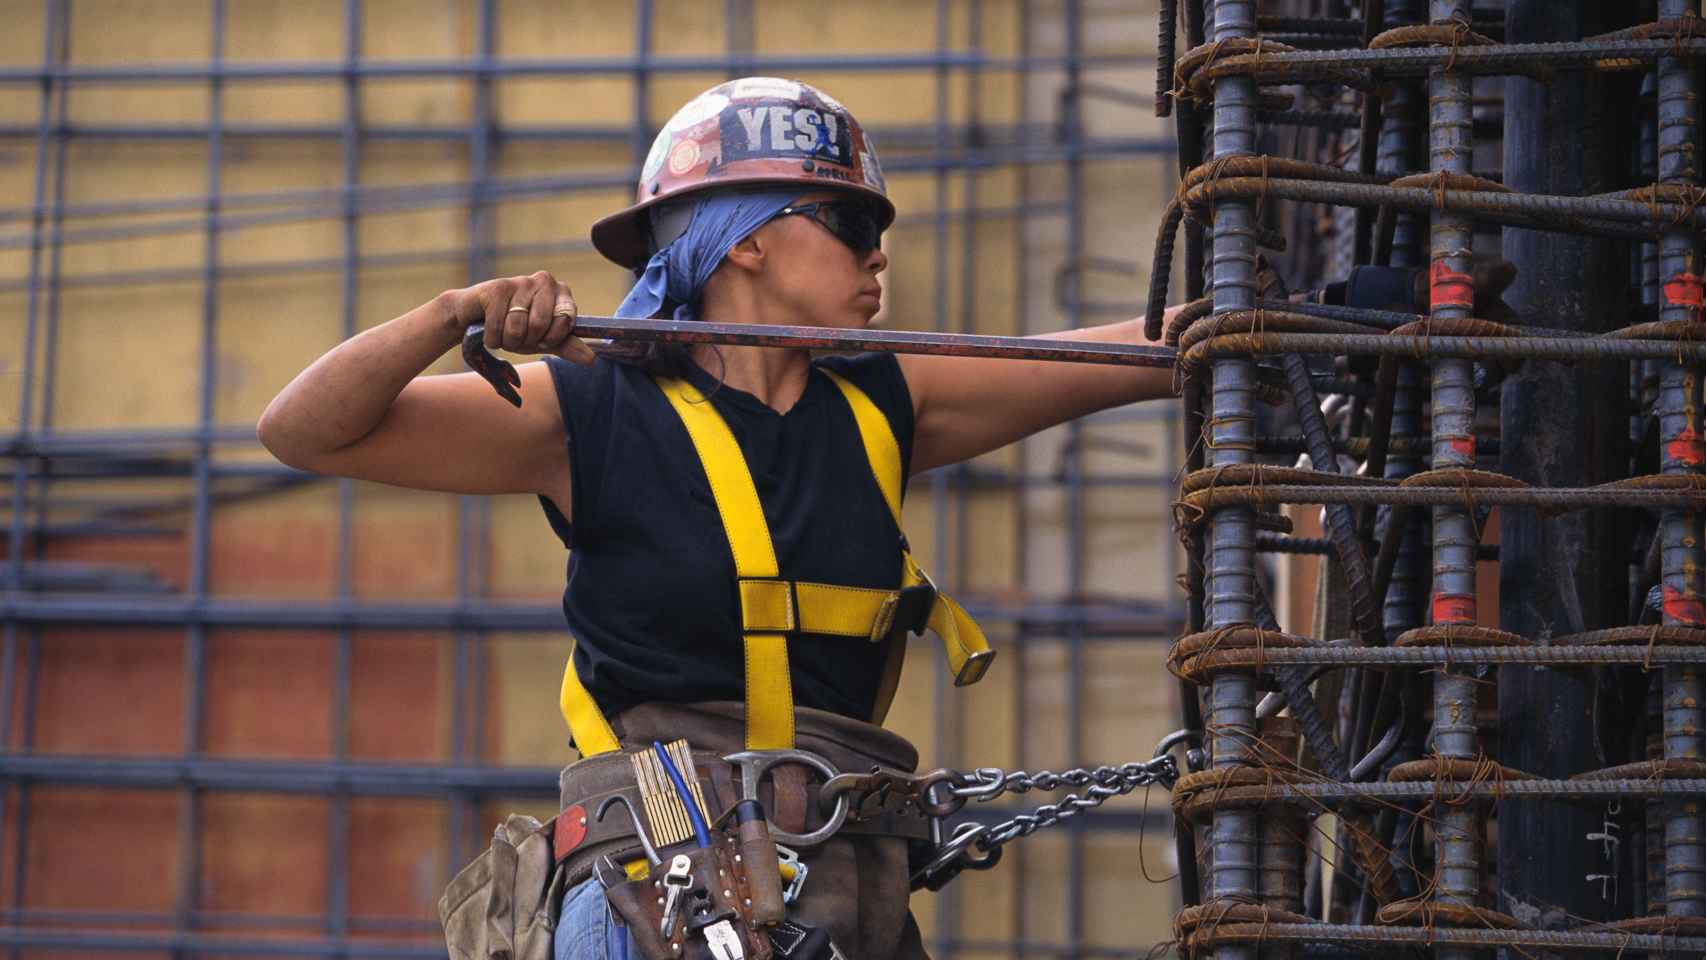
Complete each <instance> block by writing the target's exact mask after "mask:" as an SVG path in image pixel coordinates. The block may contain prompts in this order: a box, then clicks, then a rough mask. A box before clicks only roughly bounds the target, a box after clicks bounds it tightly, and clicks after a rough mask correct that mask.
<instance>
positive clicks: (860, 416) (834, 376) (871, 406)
mask: <svg viewBox="0 0 1706 960" xmlns="http://www.w3.org/2000/svg"><path fill="white" fill-rule="evenodd" d="M818 369H819V370H822V371H823V372H824V373H826V374H828V375H829V379H830V382H832V383H834V384H835V385H836V386H837V387H839V388H840V389H841V395H842V396H844V397H846V398H847V405H848V406H850V407H852V408H853V420H854V422H855V423H857V424H858V425H859V439H860V441H862V442H863V443H864V445H865V459H866V460H868V461H869V462H870V464H871V475H872V476H873V477H875V478H876V480H877V488H878V489H879V490H881V491H882V492H883V502H885V503H887V504H888V505H889V513H890V514H891V515H892V516H893V517H894V523H895V526H897V527H898V526H900V489H901V480H902V478H901V475H900V442H899V441H898V440H896V439H895V436H894V428H892V427H890V426H889V418H888V417H887V416H885V415H884V414H883V411H882V410H881V409H879V408H878V407H877V405H876V403H874V402H873V401H872V400H871V398H870V396H868V395H867V394H866V393H865V391H863V390H861V389H859V388H858V387H857V386H856V385H855V384H854V383H853V381H851V380H849V379H847V378H846V377H844V376H842V375H841V374H839V373H836V372H835V371H834V370H831V369H829V368H828V367H819V368H818Z"/></svg>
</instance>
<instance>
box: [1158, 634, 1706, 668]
mask: <svg viewBox="0 0 1706 960" xmlns="http://www.w3.org/2000/svg"><path fill="white" fill-rule="evenodd" d="M1244 650H1248V651H1249V653H1250V655H1251V657H1250V658H1251V660H1257V659H1259V660H1260V661H1261V662H1262V663H1264V664H1274V665H1276V666H1277V665H1279V664H1288V665H1290V664H1307V665H1312V666H1336V667H1351V666H1363V667H1392V666H1433V665H1436V664H1446V663H1449V664H1452V665H1454V666H1476V665H1481V664H1493V663H1517V664H1522V665H1524V666H1539V667H1545V666H1553V667H1567V666H1598V665H1604V664H1631V665H1636V666H1646V665H1652V666H1659V665H1661V664H1667V663H1706V647H1687V646H1677V645H1671V644H1661V645H1658V646H1652V647H1649V646H1646V645H1644V644H1633V645H1629V646H1576V645H1567V646H1556V647H1542V646H1534V647H1448V646H1443V645H1441V646H1432V647H1364V646H1356V645H1353V644H1352V643H1351V642H1349V641H1334V642H1333V643H1332V644H1330V645H1329V644H1323V645H1322V646H1319V647H1265V648H1263V649H1262V651H1261V653H1260V655H1259V656H1258V655H1257V653H1256V651H1255V650H1254V649H1253V648H1239V649H1228V650H1218V651H1213V652H1214V653H1215V655H1217V656H1226V655H1230V654H1233V653H1239V652H1242V651H1244ZM1204 655H1206V653H1202V654H1193V655H1192V656H1190V657H1186V658H1185V661H1186V662H1187V664H1188V663H1189V661H1190V660H1192V659H1195V658H1196V657H1200V656H1204ZM1216 669H1218V668H1216Z"/></svg>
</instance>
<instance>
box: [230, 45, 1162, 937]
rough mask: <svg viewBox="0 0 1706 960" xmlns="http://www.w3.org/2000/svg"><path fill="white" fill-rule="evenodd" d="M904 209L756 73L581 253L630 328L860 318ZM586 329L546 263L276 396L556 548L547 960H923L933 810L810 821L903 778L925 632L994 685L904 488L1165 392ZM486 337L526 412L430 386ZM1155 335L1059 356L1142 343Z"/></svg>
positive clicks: (412, 322)
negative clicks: (892, 774)
mask: <svg viewBox="0 0 1706 960" xmlns="http://www.w3.org/2000/svg"><path fill="white" fill-rule="evenodd" d="M893 219H894V207H893V205H892V204H891V203H890V202H889V200H888V198H887V196H886V195H885V184H884V181H883V176H882V172H881V168H880V166H879V165H878V161H877V155H876V150H875V148H874V147H873V146H872V145H871V142H870V140H869V139H868V138H867V137H866V135H865V133H864V131H863V130H862V129H861V127H860V126H859V124H858V122H857V121H855V120H854V119H853V117H852V115H851V114H849V113H848V112H847V110H846V109H845V108H844V107H843V106H841V104H839V103H838V102H836V101H835V100H834V99H832V98H831V97H829V96H828V95H826V94H824V93H822V92H820V91H818V90H816V89H814V88H812V87H810V86H808V85H806V84H803V83H798V82H795V81H791V80H782V79H775V78H767V77H749V78H745V79H740V80H734V81H731V82H728V83H724V84H721V85H719V86H717V87H715V88H713V89H711V90H709V91H706V92H705V93H703V94H701V95H700V96H698V97H697V98H695V99H694V100H693V101H692V102H690V103H688V104H687V105H686V106H685V107H683V108H682V109H681V110H680V111H679V112H678V113H676V114H675V116H673V117H672V118H671V119H670V120H669V122H668V124H667V125H666V126H665V127H664V129H663V131H662V132H661V133H660V134H659V135H658V138H657V140H656V142H655V143H654V144H653V146H652V149H651V153H650V156H649V157H648V158H647V160H646V163H645V166H644V169H643V171H642V174H641V179H640V183H639V190H638V195H637V200H636V202H635V203H634V205H632V206H630V207H628V208H627V209H625V210H622V211H620V212H617V213H615V214H612V215H610V216H608V217H606V218H604V219H603V220H600V221H599V222H598V223H597V224H595V225H594V226H593V228H592V239H593V243H594V245H595V246H596V247H597V248H598V250H599V251H600V252H601V253H602V254H604V255H605V256H606V257H608V258H610V259H611V260H614V261H615V262H616V263H619V264H621V265H622V266H624V267H628V268H631V269H632V270H634V271H635V274H636V277H637V282H636V283H635V285H634V287H633V289H632V291H631V292H630V293H629V294H628V296H627V299H626V300H624V301H623V303H622V305H621V307H620V308H619V310H618V311H617V313H618V315H619V316H624V317H674V318H676V319H678V320H704V321H720V322H725V323H757V324H790V325H807V326H817V327H827V328H834V329H858V328H861V327H863V326H865V325H866V324H867V323H869V322H870V321H871V318H872V317H873V316H875V315H876V313H877V311H878V308H879V306H880V298H881V295H882V289H881V287H880V286H879V285H878V283H877V275H878V274H879V273H881V272H882V271H883V270H884V269H885V268H886V267H887V266H888V258H887V257H886V256H885V255H884V253H883V251H882V250H881V249H880V248H879V243H878V241H879V238H880V236H881V234H882V232H883V230H884V229H885V228H886V227H888V225H889V224H890V223H891V222H892V220H893ZM575 313H576V305H575V301H574V299H573V296H572V294H571V292H570V289H569V287H568V285H566V284H564V283H562V282H560V281H559V280H558V279H556V278H555V277H553V276H552V275H551V274H549V273H547V272H544V271H540V272H538V273H534V274H531V275H529V276H520V277H503V278H498V279H493V280H487V281H485V282H483V283H478V284H475V285H473V286H471V287H466V288H463V289H459V290H448V291H445V292H444V293H441V294H439V295H438V296H436V297H434V298H432V299H431V300H429V301H427V302H426V303H423V304H421V305H420V306H418V307H416V308H415V309H413V310H410V311H409V312H408V313H405V314H403V315H402V316H400V317H397V318H395V319H393V320H391V321H389V322H387V323H385V324H382V325H380V326H378V327H375V328H372V329H369V330H367V331H365V332H363V333H361V334H359V335H357V336H355V337H353V338H351V339H349V340H348V341H346V342H344V343H341V344H339V345H338V346H337V347H335V348H333V349H332V350H331V351H330V352H328V353H326V354H325V355H324V356H322V357H320V358H319V359H318V360H316V361H315V362H314V363H313V364H312V365H311V366H310V367H308V369H306V370H304V371H303V372H302V373H301V374H300V375H298V376H297V377H296V378H295V380H293V381H292V382H291V383H290V384H289V385H288V386H286V387H285V388H284V390H283V391H281V392H280V393H279V395H278V396H277V397H276V398H275V399H274V400H273V401H272V403H271V405H270V406H269V407H268V408H267V410H266V412H265V413H264V414H263V416H262V418H261V421H260V424H259V433H260V438H261V440H262V442H263V443H264V444H265V445H266V446H267V448H268V449H269V450H271V451H272V452H273V453H274V454H275V455H276V456H277V457H278V459H279V460H281V461H283V462H285V463H287V464H290V465H292V466H296V467H299V468H301V469H305V470H312V471H316V472H319V473H324V474H331V475H337V476H346V477H354V478H359V479H364V480H375V481H380V482H383V483H390V484H395V485H399V486H406V487H415V488H419V489H425V490H440V491H447V492H455V493H471V494H502V493H532V494H536V495H537V496H538V497H539V502H540V505H541V507H542V508H543V511H544V513H545V517H546V519H547V520H548V522H549V523H550V525H551V528H552V529H553V530H554V531H555V532H556V533H557V535H558V536H559V537H561V538H562V540H563V542H564V544H565V545H567V546H568V547H569V548H571V550H572V553H571V555H570V559H569V564H568V586H567V590H566V592H565V594H564V601H563V610H564V613H565V615H566V618H567V622H568V626H569V628H570V632H571V634H572V636H573V639H574V644H573V647H572V649H571V653H570V658H569V664H568V668H567V670H566V671H565V673H564V676H563V681H562V708H563V713H564V716H565V718H566V720H567V721H568V724H569V728H570V732H571V734H572V736H573V739H574V743H575V746H576V747H577V748H578V749H579V750H580V752H581V754H582V755H583V759H582V760H580V761H579V762H577V763H576V764H574V765H572V766H570V767H569V768H568V769H567V770H565V771H564V775H563V778H562V809H563V810H564V811H565V812H564V813H563V814H562V815H561V816H559V817H558V818H557V820H556V821H555V823H554V825H553V826H551V827H550V839H551V841H552V849H553V853H552V858H553V860H554V864H555V874H556V876H557V878H558V883H559V888H560V889H561V890H562V897H561V899H560V900H556V899H554V898H553V900H552V901H551V902H550V909H551V910H552V911H553V912H554V911H556V910H559V909H560V911H561V913H560V917H558V919H557V923H556V927H555V950H556V956H557V957H558V958H560V960H566V958H570V957H604V956H623V955H627V954H626V951H629V950H633V951H635V952H634V954H633V955H636V956H715V957H733V956H745V957H751V956H754V955H768V952H769V951H771V950H774V951H775V952H776V953H777V954H779V955H784V956H791V955H797V954H794V953H790V952H789V948H788V945H787V943H785V942H784V941H785V938H782V937H778V936H777V930H779V929H786V930H797V931H802V933H801V936H802V937H803V936H804V932H806V931H810V930H811V929H812V928H814V927H815V928H817V929H818V931H819V933H817V934H815V936H817V938H818V939H819V940H821V939H822V934H824V933H827V934H828V935H829V937H830V939H832V940H833V942H834V943H835V945H836V946H837V947H838V948H839V950H840V952H841V954H842V955H845V956H847V957H854V958H864V957H919V956H923V947H922V945H921V943H920V938H919V933H918V929H917V927H916V925H915V924H914V922H913V920H912V917H911V914H910V913H909V912H908V908H907V898H908V892H909V883H908V880H909V870H908V863H907V853H908V845H909V842H911V841H922V840H926V839H927V838H928V826H929V821H928V820H927V819H926V818H924V817H921V816H919V815H918V814H917V813H916V812H911V811H907V810H893V809H889V810H876V811H872V810H870V809H861V810H857V811H852V812H851V813H849V812H848V810H847V806H848V805H847V804H845V803H842V802H841V801H840V800H837V801H835V802H833V803H830V802H821V801H826V800H827V799H828V798H827V797H826V796H825V794H824V784H825V782H826V781H827V779H828V778H829V777H830V776H831V775H833V774H835V773H837V772H847V771H851V772H854V773H866V772H869V771H870V770H871V769H872V768H873V767H878V766H880V767H883V768H887V769H893V770H912V769H913V768H914V767H915V766H916V762H917V755H916V753H915V751H914V750H913V748H912V747H911V746H910V745H909V744H907V743H906V742H905V741H904V740H902V739H901V738H899V737H897V736H895V735H893V734H891V733H888V732H886V731H884V730H883V729H882V727H881V726H879V724H880V723H881V721H882V719H883V715H884V713H885V711H886V709H887V707H888V703H889V700H890V698H891V697H892V696H893V694H894V689H895V683H896V681H897V679H898V677H899V669H900V658H901V655H902V651H903V649H904V646H905V638H906V635H907V633H908V632H909V631H915V632H920V633H923V632H925V631H926V629H928V630H929V631H931V632H934V633H935V634H937V635H938V636H939V637H940V639H941V642H942V643H943V644H944V645H945V647H946V649H947V652H948V663H949V668H950V669H951V670H953V671H954V673H955V680H956V682H958V683H962V684H963V683H967V682H971V681H974V680H976V679H977V678H978V676H980V675H981V673H982V671H983V670H984V669H985V668H986V667H987V666H988V662H989V657H990V650H989V647H988V644H987V642H986V641H985V640H984V638H983V635H982V633H981V631H979V630H978V628H977V625H976V624H975V623H973V622H972V621H971V619H970V618H969V617H967V616H966V615H965V613H964V611H963V610H962V609H961V608H960V607H959V606H958V605H956V604H955V603H954V602H953V601H952V600H951V599H950V598H948V597H946V596H944V595H941V594H939V593H937V592H936V591H935V589H934V587H933V586H932V585H931V584H930V582H929V580H928V578H927V577H926V576H925V575H924V574H923V572H922V571H920V570H919V569H918V567H917V565H916V564H915V563H914V562H913V560H912V557H911V555H910V553H909V552H908V548H907V543H906V539H905V537H904V536H903V535H902V533H901V530H900V527H899V520H900V501H901V494H902V491H903V490H904V487H905V482H906V478H907V477H909V476H911V475H913V474H916V473H919V472H922V471H925V470H931V469H934V468H936V467H940V466H943V465H946V464H951V463H955V462H958V461H961V460H965V459H967V458H970V457H975V456H977V455H978V454H981V453H985V452H987V451H990V450H994V449H996V448H997V447H1000V446H1003V445H1004V444H1008V443H1012V442H1013V441H1015V440H1018V439H1020V438H1022V437H1025V436H1028V435H1030V434H1032V433H1035V432H1036V431H1038V430H1041V429H1043V428H1045V427H1049V426H1052V425H1054V424H1058V423H1062V422H1064V421H1067V420H1070V419H1072V418H1074V417H1080V416H1083V415H1085V414H1088V413H1091V412H1093V411H1096V410H1101V409H1104V408H1107V407H1112V406H1115V405H1119V404H1126V403H1132V402H1135V401H1140V400H1149V399H1155V398H1160V397H1166V396H1169V395H1170V394H1171V374H1170V373H1169V372H1168V371H1165V370H1159V369H1147V370H1134V369H1131V368H1120V367H1112V366H1095V365H1075V364H1067V363H1049V362H1040V361H1015V360H995V359H987V358H973V357H945V356H900V357H897V356H895V355H893V354H886V353H878V354H865V355H860V356H838V357H827V358H819V359H814V358H813V357H812V356H811V354H810V353H808V352H807V351H805V350H802V349H791V348H784V347H757V346H723V347H713V346H707V345H703V344H701V345H698V346H695V347H692V348H688V347H686V346H680V345H677V346H667V345H656V344H654V345H648V346H643V347H641V346H633V345H622V344H617V345H611V346H607V347H603V348H601V349H599V350H596V351H595V350H593V349H591V348H589V347H588V346H587V345H586V344H585V343H584V342H582V341H580V340H578V339H576V338H575V336H574V327H575ZM478 324H483V325H484V341H483V342H484V344H485V346H486V347H488V348H491V349H494V350H495V349H502V350H507V351H509V352H510V353H514V354H538V355H543V358H544V362H536V363H526V364H522V365H521V366H519V367H516V368H513V371H511V372H512V373H513V379H512V380H511V383H512V384H513V387H514V390H515V392H516V393H517V394H518V395H519V396H518V399H519V401H520V403H519V408H517V407H516V406H513V405H512V404H511V403H510V402H506V401H505V399H504V398H502V397H500V396H498V395H497V394H496V393H494V391H493V389H492V386H491V385H489V384H488V382H487V380H486V379H483V378H482V377H481V376H479V375H477V374H475V373H462V374H449V375H442V376H421V373H422V371H423V370H425V369H426V368H427V366H428V365H429V364H431V363H433V362H434V361H435V360H437V359H438V358H439V357H440V356H441V355H442V354H443V353H445V352H446V351H447V350H450V349H452V348H454V347H456V346H457V345H458V344H461V343H462V341H463V337H464V333H465V332H466V331H467V330H468V329H469V328H470V327H471V326H473V325H478ZM1140 327H1141V323H1140V322H1138V321H1128V322H1124V323H1116V324H1112V325H1108V326H1102V327H1095V328H1090V329H1084V330H1073V331H1066V332H1064V333H1062V334H1060V336H1062V337H1067V338H1072V339H1077V340H1093V341H1104V342H1123V343H1131V342H1142V341H1143V340H1144V337H1143V334H1142V332H1141V330H1140ZM569 361H572V362H569ZM490 372H491V371H490V370H488V373H490ZM681 740H685V741H686V742H685V743H678V744H674V745H672V746H671V747H669V748H666V747H665V746H664V744H666V743H669V742H671V741H681ZM654 744H655V745H654ZM787 750H802V751H805V754H789V753H784V752H783V751H787ZM731 756H732V757H733V758H734V759H733V760H726V759H724V758H727V757H731ZM743 797H746V798H751V799H752V800H755V801H757V802H756V804H753V803H747V804H744V805H743V804H742V803H741V802H740V801H741V800H742V799H743ZM623 807H626V809H621V808H623ZM736 808H739V809H736ZM671 811H673V813H672V812H671ZM753 811H759V812H760V814H761V815H760V816H757V817H756V818H755V817H754V816H753ZM683 812H686V813H687V816H686V817H685V818H683V817H682V816H681V815H680V814H681V813H683ZM737 821H738V824H737ZM754 823H756V825H757V827H763V826H765V825H766V824H768V828H769V831H770V834H771V836H772V838H773V839H774V841H775V842H779V843H780V844H781V846H783V847H784V848H788V847H789V846H790V842H792V843H793V844H794V845H795V846H794V849H795V850H797V852H798V854H799V855H800V858H801V860H802V861H803V862H804V863H805V865H806V867H807V872H809V874H810V878H811V879H810V881H809V882H807V883H805V884H804V886H803V887H800V888H798V889H797V891H795V892H796V893H797V897H796V898H794V899H793V902H792V903H790V904H788V905H787V907H786V911H785V914H786V918H787V921H788V925H787V926H778V924H780V923H781V922H782V920H783V916H782V914H783V909H782V907H781V906H780V905H778V904H776V903H774V902H773V901H774V900H775V898H776V895H777V894H776V892H775V888H776V887H777V885H778V883H779V882H781V881H780V880H779V877H780V876H781V875H787V876H790V877H794V878H798V877H801V876H803V874H802V872H801V871H800V870H799V869H798V868H793V869H791V870H790V869H789V868H788V867H781V868H779V867H778V866H777V863H776V857H777V854H775V853H774V852H770V853H769V854H768V857H769V863H755V862H754V859H755V857H756V856H757V855H756V854H754V853H753V851H760V852H762V851H764V850H765V849H767V848H765V847H763V846H762V845H758V846H752V845H749V844H748V841H752V840H753V837H754V836H758V835H759V834H761V833H762V832H763V831H760V830H757V829H756V827H754V826H753V824H754ZM737 827H738V829H737ZM741 831H745V832H741ZM737 833H739V835H740V836H739V838H737V837H736V834H737ZM720 838H726V842H725V840H724V839H720ZM737 839H739V843H737V842H736V841H737ZM753 842H754V843H756V842H757V841H753ZM672 844H673V846H672ZM672 849H679V850H681V851H684V852H682V853H679V854H671V852H670V851H671V850H672ZM743 853H744V854H745V855H743ZM784 858H786V854H784ZM766 873H768V875H766ZM731 875H733V876H735V878H736V879H737V880H738V884H735V883H733V882H732V881H731V880H730V879H729V877H730V876H731ZM719 876H720V877H722V878H723V879H722V880H718V879H717V878H718V877H719ZM718 888H725V889H718ZM654 894H655V896H654ZM518 901H519V902H520V903H523V904H525V903H526V902H528V900H527V896H526V894H521V895H519V896H518ZM607 903H608V906H607ZM755 903H756V904H757V906H755V905H754V904H755ZM613 914H614V918H613V916H612V915H613ZM795 921H797V923H795ZM761 929H763V930H768V934H769V939H770V941H771V942H770V943H765V944H760V943H758V942H757V941H756V939H755V938H756V937H757V936H758V933H759V931H760V930H761ZM453 952H455V945H454V944H453ZM518 955H519V951H518ZM825 955H827V954H825Z"/></svg>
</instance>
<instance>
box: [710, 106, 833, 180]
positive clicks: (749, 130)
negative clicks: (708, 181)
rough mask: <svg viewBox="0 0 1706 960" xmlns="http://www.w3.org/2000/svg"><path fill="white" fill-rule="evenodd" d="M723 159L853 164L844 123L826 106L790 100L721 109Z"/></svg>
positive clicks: (724, 160)
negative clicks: (796, 158)
mask: <svg viewBox="0 0 1706 960" xmlns="http://www.w3.org/2000/svg"><path fill="white" fill-rule="evenodd" d="M721 124H722V127H721V133H722V148H723V158H722V162H723V163H735V162H737V161H740V160H759V159H765V160H768V159H775V158H784V159H786V158H792V157H798V158H800V159H802V160H804V159H808V158H809V159H813V160H823V161H826V162H828V163H835V164H840V165H841V166H844V167H849V166H852V165H853V144H852V140H851V138H850V137H849V135H848V130H847V123H846V122H845V121H844V120H843V118H842V117H840V116H838V115H836V114H835V113H834V112H831V111H827V110H813V109H811V108H810V107H799V106H795V105H794V104H792V103H786V104H782V103H778V104H766V103H758V104H743V105H741V106H737V107H731V108H729V109H727V110H724V111H723V116H722V121H721Z"/></svg>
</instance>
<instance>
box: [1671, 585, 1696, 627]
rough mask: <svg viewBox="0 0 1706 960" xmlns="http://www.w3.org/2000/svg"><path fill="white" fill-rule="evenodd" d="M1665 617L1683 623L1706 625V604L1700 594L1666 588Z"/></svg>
mask: <svg viewBox="0 0 1706 960" xmlns="http://www.w3.org/2000/svg"><path fill="white" fill-rule="evenodd" d="M1665 616H1667V617H1669V618H1671V619H1672V620H1674V621H1678V622H1681V623H1706V603H1701V602H1700V597H1699V595H1698V594H1693V593H1685V592H1683V591H1681V590H1678V589H1676V588H1675V587H1672V586H1669V585H1668V584H1667V585H1666V586H1665Z"/></svg>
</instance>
